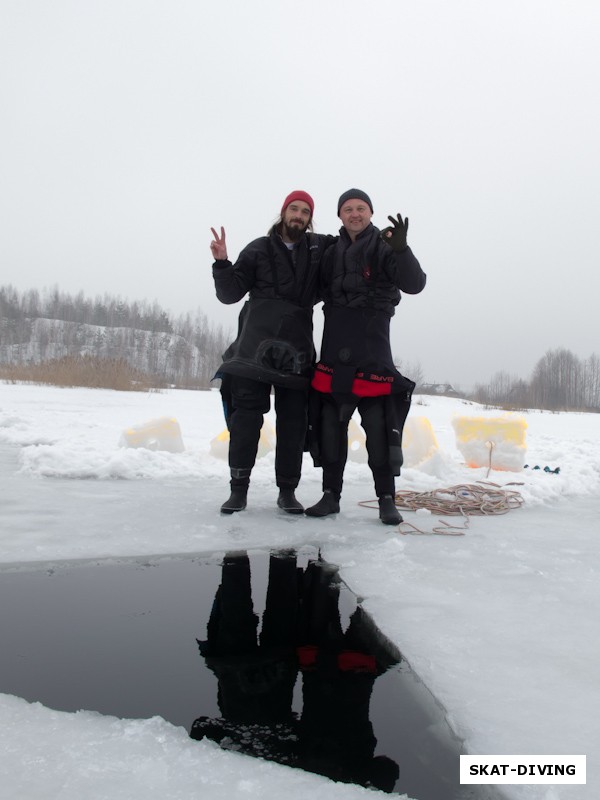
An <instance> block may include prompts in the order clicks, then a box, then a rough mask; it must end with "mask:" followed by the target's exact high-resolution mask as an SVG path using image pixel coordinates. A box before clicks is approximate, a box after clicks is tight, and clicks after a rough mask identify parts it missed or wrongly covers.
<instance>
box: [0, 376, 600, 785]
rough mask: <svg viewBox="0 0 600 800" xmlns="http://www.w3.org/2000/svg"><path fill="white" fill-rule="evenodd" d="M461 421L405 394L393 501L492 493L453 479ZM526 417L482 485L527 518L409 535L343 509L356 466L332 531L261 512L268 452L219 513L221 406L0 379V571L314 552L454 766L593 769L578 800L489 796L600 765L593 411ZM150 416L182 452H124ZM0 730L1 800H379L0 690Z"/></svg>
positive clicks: (270, 493) (315, 484)
mask: <svg viewBox="0 0 600 800" xmlns="http://www.w3.org/2000/svg"><path fill="white" fill-rule="evenodd" d="M470 414H473V415H475V416H485V415H490V416H493V415H494V414H495V412H494V411H491V410H489V411H488V410H485V409H482V408H481V407H480V406H477V405H476V404H470V403H465V402H464V401H461V400H457V399H449V398H443V397H416V398H414V401H413V408H412V410H411V417H420V416H422V417H425V418H427V420H428V421H429V422H430V423H431V427H432V429H433V431H434V433H435V437H436V440H437V443H438V448H437V449H434V450H432V451H431V453H430V455H429V456H428V457H427V458H426V459H424V460H423V461H421V462H420V463H418V464H417V465H415V466H412V467H408V468H405V469H404V470H403V474H402V477H401V478H400V479H399V481H398V484H397V488H398V490H403V489H408V490H411V491H430V490H433V489H438V488H443V487H449V486H453V485H456V484H459V483H474V482H475V481H477V480H485V479H486V477H487V472H488V470H487V469H485V468H481V469H469V468H467V467H466V466H465V464H464V459H463V456H462V455H461V453H460V452H459V450H458V449H457V446H456V441H455V433H454V430H453V426H452V420H453V418H454V417H456V416H457V415H462V416H464V415H470ZM523 416H525V418H526V421H527V425H528V427H527V454H526V461H527V463H528V464H529V465H530V468H528V469H524V470H522V471H518V472H507V471H502V472H500V471H495V470H492V472H491V473H490V475H489V478H488V480H490V481H493V482H494V483H496V484H498V485H500V486H503V485H506V484H508V483H513V482H517V483H518V484H519V485H518V486H516V487H512V488H516V489H518V491H519V492H520V494H521V495H522V497H523V500H524V505H523V507H522V508H520V509H518V510H514V511H510V512H509V513H508V514H506V515H503V516H491V517H471V518H470V524H469V527H468V529H467V530H466V531H465V532H464V535H462V536H436V535H411V534H410V533H407V535H403V534H402V533H401V532H399V531H398V530H396V529H395V528H391V529H389V528H387V526H383V525H381V524H380V523H379V521H378V519H377V512H376V511H375V510H374V509H372V508H367V507H364V506H361V505H359V502H360V501H362V500H369V499H372V498H373V496H374V495H373V489H372V484H371V475H370V472H369V470H368V467H367V465H366V464H365V463H363V462H361V460H360V459H356V460H350V461H349V462H348V465H347V468H346V474H345V486H344V493H343V497H342V504H341V508H342V510H341V513H340V514H339V515H337V517H336V518H327V519H324V520H311V519H308V518H304V517H300V518H291V517H286V516H285V515H282V514H281V513H280V512H278V511H277V509H276V506H275V501H276V496H277V490H276V487H275V485H274V480H273V453H272V451H267V452H266V454H265V455H264V456H263V457H262V458H261V459H260V460H259V461H258V462H257V466H256V468H255V470H254V473H253V476H252V484H251V488H250V493H249V502H248V508H247V510H246V511H244V512H243V513H241V514H236V515H233V516H232V517H231V518H224V517H222V516H221V515H220V514H219V506H220V504H221V502H222V500H223V499H224V498H225V497H226V496H227V492H228V468H227V463H226V461H224V460H223V459H222V458H219V457H216V456H215V455H213V454H211V442H212V441H213V439H214V438H215V436H217V435H218V434H219V433H220V432H221V431H222V430H223V427H224V424H223V416H222V410H221V404H220V397H219V394H218V393H217V392H215V391H211V392H188V391H164V392H160V393H136V392H131V393H123V392H112V391H101V390H87V389H59V388H55V387H40V386H29V385H19V384H0V470H1V472H0V474H2V476H3V478H2V496H1V503H0V570H1V571H6V570H11V571H13V570H18V569H23V568H24V567H26V566H27V567H28V568H39V569H47V568H48V566H49V565H50V564H52V563H55V562H62V561H69V560H72V559H78V560H84V561H85V560H88V559H89V560H93V559H100V558H108V559H119V558H123V557H144V556H149V555H159V554H175V553H177V554H185V553H190V554H191V553H216V554H219V553H224V552H225V551H226V550H230V549H235V550H239V549H260V548H265V549H268V548H270V547H293V548H300V547H302V546H305V545H314V544H316V543H318V544H319V545H320V546H321V549H322V554H323V557H324V558H325V559H326V560H327V561H329V562H332V563H335V564H338V565H339V566H340V571H341V576H342V577H343V578H344V580H345V581H346V582H347V583H348V584H349V585H350V587H351V588H352V590H353V591H354V592H355V593H356V594H357V595H360V596H361V597H362V598H364V607H365V608H366V610H367V611H369V612H370V613H371V614H372V616H373V617H374V619H375V620H376V622H377V624H378V625H379V627H380V628H381V630H382V631H383V632H384V633H385V634H386V635H387V636H388V637H389V638H390V639H391V640H392V641H393V642H394V643H395V644H396V645H397V646H398V648H399V649H400V651H401V652H402V654H403V656H404V657H405V658H406V660H407V661H408V662H409V664H410V665H411V666H412V668H413V669H414V670H415V672H416V673H417V674H418V675H419V676H420V678H421V679H422V680H423V681H424V682H425V684H426V685H427V686H428V687H429V689H430V690H431V691H432V693H433V694H434V695H435V696H436V697H437V699H438V700H439V701H440V702H441V703H442V704H443V705H444V707H445V708H446V710H447V713H448V719H449V721H450V724H451V726H452V727H453V729H454V730H455V732H456V733H457V734H458V735H459V736H460V737H461V738H462V739H463V740H464V741H465V744H466V749H467V750H468V752H470V753H482V754H488V753H504V754H519V753H522V754H531V753H533V754H535V753H538V754H557V755H558V754H574V755H575V754H584V755H587V773H588V774H587V785H562V786H559V785H552V786H543V785H533V784H532V785H520V786H517V785H515V786H511V785H505V786H502V787H501V791H502V793H503V795H504V796H505V797H507V798H511V799H512V798H514V799H515V800H521V799H523V800H580V799H583V798H592V797H595V796H596V794H597V791H595V787H596V786H597V785H598V778H599V768H600V765H599V759H600V714H599V713H598V709H600V681H599V679H598V671H597V664H598V659H599V656H600V644H599V643H598V635H597V627H598V623H597V620H598V619H599V618H600V556H599V548H598V543H597V532H596V531H597V527H598V523H597V520H598V516H599V512H600V500H599V489H600V447H599V446H598V445H599V443H600V415H598V414H596V415H594V414H583V413H564V414H552V413H548V412H545V413H542V412H533V411H532V412H526V413H524V414H523ZM163 417H168V418H172V419H175V420H177V422H178V424H179V426H180V429H181V434H182V440H183V442H184V443H185V450H184V451H183V452H167V451H164V450H158V449H156V450H150V449H145V448H134V447H121V446H119V440H120V437H121V434H122V432H123V431H124V430H127V429H130V428H132V427H133V426H136V425H141V424H143V423H145V422H146V421H148V420H155V419H160V418H163ZM271 422H272V418H271ZM305 459H306V460H305V463H304V468H303V478H302V483H301V485H300V487H299V490H298V497H299V499H300V500H301V501H302V502H304V503H305V504H310V503H312V502H314V501H315V500H316V499H318V497H319V496H320V487H321V474H320V471H319V470H316V469H314V468H313V466H312V463H311V461H310V458H309V456H308V455H306V456H305ZM536 465H537V466H540V467H541V469H539V470H534V469H532V468H531V467H533V466H536ZM544 466H548V467H550V468H551V469H555V468H557V467H559V468H560V471H559V473H558V474H557V473H548V472H544V470H543V467H544ZM404 517H405V519H406V520H407V521H410V522H412V523H413V524H414V525H415V526H416V527H418V528H419V529H420V530H422V531H425V532H427V531H431V530H432V529H433V528H434V527H435V526H436V523H437V522H438V520H437V519H436V518H435V515H431V514H427V513H421V512H419V513H413V512H408V511H407V512H404ZM455 522H456V518H453V524H454V523H455ZM456 524H459V525H460V524H461V523H460V522H458V523H456ZM41 663H42V662H41ZM0 720H1V722H2V724H1V725H0V740H1V750H0V753H1V754H0V798H2V799H3V800H4V798H7V799H8V798H11V800H13V799H16V798H19V800H21V798H27V799H28V798H36V800H37V799H38V798H58V797H60V798H61V800H75V798H77V800H80V798H81V797H86V798H108V797H110V798H111V800H112V799H113V798H117V799H118V798H139V797H142V796H143V797H145V798H163V799H165V798H166V799H168V800H175V798H177V799H179V798H196V797H210V798H211V800H212V798H220V797H224V798H225V797H228V798H230V797H248V796H250V797H252V796H257V797H260V798H261V800H265V799H266V800H268V798H271V797H272V798H275V797H277V798H279V797H281V796H282V794H284V793H285V794H286V795H287V796H289V797H291V798H294V797H305V796H306V795H307V793H310V796H311V797H314V798H317V800H319V799H320V798H336V797H340V798H341V797H344V798H354V797H356V798H358V797H373V793H372V792H371V791H370V793H369V794H365V792H367V791H369V790H366V789H362V788H361V787H356V786H351V785H347V784H335V783H333V782H331V781H328V780H326V779H325V778H320V777H318V776H315V775H311V774H308V773H303V772H300V771H294V770H291V769H288V768H285V767H281V766H279V765H276V764H274V763H269V762H263V761H259V760H254V759H250V758H248V757H245V756H241V755H237V754H235V753H227V752H224V751H221V750H219V748H218V747H216V746H215V745H213V744H212V743H211V742H208V741H202V742H194V741H193V740H191V739H189V737H188V733H187V731H185V730H184V729H183V728H177V727H175V726H173V725H171V724H169V723H167V722H165V721H164V720H162V719H160V718H158V717H156V718H153V719H150V720H121V719H116V718H112V717H107V716H102V715H99V714H97V713H93V712H90V711H86V710H82V711H80V712H78V713H76V714H70V713H65V712H58V711H54V710H51V709H48V708H45V707H43V706H41V705H40V704H30V703H27V702H26V701H24V700H23V699H21V698H17V697H12V696H8V695H0ZM457 769H458V765H457ZM376 794H377V793H376Z"/></svg>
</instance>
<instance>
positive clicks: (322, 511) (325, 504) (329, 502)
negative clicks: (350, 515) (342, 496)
mask: <svg viewBox="0 0 600 800" xmlns="http://www.w3.org/2000/svg"><path fill="white" fill-rule="evenodd" d="M339 510H340V501H339V500H338V498H337V497H336V496H335V494H334V493H333V492H332V491H331V489H325V491H324V493H323V497H322V498H321V499H320V500H319V502H318V503H315V505H314V506H311V507H310V508H307V509H306V510H305V512H304V513H305V514H306V515H307V516H308V517H327V516H328V515H329V514H338V513H339Z"/></svg>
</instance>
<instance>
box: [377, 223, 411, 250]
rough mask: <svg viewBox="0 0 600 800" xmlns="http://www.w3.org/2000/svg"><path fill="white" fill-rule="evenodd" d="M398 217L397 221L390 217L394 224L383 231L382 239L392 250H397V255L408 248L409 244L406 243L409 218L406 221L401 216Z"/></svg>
mask: <svg viewBox="0 0 600 800" xmlns="http://www.w3.org/2000/svg"><path fill="white" fill-rule="evenodd" d="M397 217H398V218H397V219H394V217H388V219H389V221H390V222H391V223H392V224H391V225H389V226H388V227H387V228H384V229H383V230H382V231H381V238H382V239H383V241H384V242H386V244H389V246H390V247H391V248H392V250H395V251H396V252H397V253H401V252H402V251H403V250H406V248H407V247H408V244H407V243H406V234H407V233H408V217H405V218H404V220H403V219H402V217H401V216H400V214H398V215H397Z"/></svg>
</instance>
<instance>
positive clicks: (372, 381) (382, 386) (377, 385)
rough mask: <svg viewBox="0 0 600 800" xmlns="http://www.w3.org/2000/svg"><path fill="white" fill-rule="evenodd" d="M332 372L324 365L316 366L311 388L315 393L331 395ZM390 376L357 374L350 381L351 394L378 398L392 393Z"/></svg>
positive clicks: (368, 373)
mask: <svg viewBox="0 0 600 800" xmlns="http://www.w3.org/2000/svg"><path fill="white" fill-rule="evenodd" d="M332 374H333V370H332V369H331V367H327V366H325V365H324V364H321V363H319V364H317V366H316V368H315V374H314V375H313V379H312V381H311V386H312V388H313V389H315V390H316V391H317V392H323V394H331V379H332ZM393 383H394V378H393V376H392V375H389V376H388V375H376V374H375V373H371V372H357V373H356V376H355V378H354V380H353V381H352V394H354V395H356V396H357V397H379V396H381V395H385V394H391V393H392V384H393Z"/></svg>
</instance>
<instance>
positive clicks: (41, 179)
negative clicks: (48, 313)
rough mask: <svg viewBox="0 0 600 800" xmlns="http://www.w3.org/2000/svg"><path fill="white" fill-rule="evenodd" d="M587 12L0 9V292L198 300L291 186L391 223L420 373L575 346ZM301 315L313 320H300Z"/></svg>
mask: <svg viewBox="0 0 600 800" xmlns="http://www.w3.org/2000/svg"><path fill="white" fill-rule="evenodd" d="M599 78H600V3H599V2H598V1H597V0H564V2H562V1H561V0H502V2H500V0H495V1H494V2H492V1H491V0H489V1H488V0H410V1H409V0H371V2H370V3H366V2H365V0H360V2H359V0H304V2H300V3H283V2H281V0H256V2H248V0H214V1H213V2H202V1H201V0H71V1H68V0H52V2H48V0H0V284H8V283H11V284H13V285H14V286H15V287H16V288H18V289H20V290H27V289H33V288H35V289H40V290H41V289H43V288H44V287H51V286H54V285H58V287H59V288H60V289H61V290H63V291H65V292H69V293H77V292H79V291H80V290H83V292H84V293H85V294H87V295H90V296H92V297H94V296H96V295H103V294H104V293H109V294H111V295H119V296H122V297H124V298H127V299H130V300H149V301H153V300H157V301H158V302H159V303H160V304H161V305H162V306H163V307H164V308H166V309H167V310H168V311H171V312H173V313H175V314H179V313H180V312H186V311H195V310H196V309H197V308H198V307H200V308H201V309H202V310H203V311H204V312H205V313H206V314H208V316H209V317H210V318H211V319H212V320H214V321H215V322H217V323H222V324H224V325H226V326H231V329H232V330H234V329H235V327H236V321H237V314H238V312H239V309H240V306H239V305H235V306H223V305H221V304H219V303H218V301H217V300H216V298H215V297H214V285H213V281H212V275H211V269H210V267H211V262H212V259H211V256H210V252H209V249H208V245H209V241H210V239H211V234H210V227H211V226H220V225H224V226H225V228H226V231H227V234H228V245H229V252H230V256H232V257H234V258H235V257H237V254H238V253H239V251H240V250H241V248H242V247H243V246H244V245H245V244H247V243H248V242H249V241H251V240H252V239H254V238H256V237H257V236H260V235H263V234H264V233H265V232H266V230H267V228H268V227H269V226H270V224H271V223H272V222H273V220H274V219H275V218H276V216H277V215H278V212H279V210H280V207H281V203H282V200H283V198H284V197H285V196H286V195H287V193H288V192H289V191H291V190H292V189H304V190H306V191H308V192H310V194H311V195H312V196H313V197H314V199H315V203H316V208H315V225H316V230H317V231H319V232H324V233H329V232H332V233H334V232H336V231H337V230H338V228H339V225H340V222H339V220H338V218H337V216H336V207H337V198H338V197H339V195H340V194H341V193H342V192H343V191H345V190H346V189H348V188H350V187H359V188H362V189H363V190H364V191H366V192H367V193H368V194H369V195H370V196H371V199H372V201H373V205H374V209H375V214H374V217H373V222H374V223H375V224H376V225H378V226H379V227H384V226H385V224H387V215H388V214H392V213H394V214H395V213H397V212H401V213H402V214H403V215H406V216H408V217H409V218H410V230H409V243H410V244H411V246H412V248H413V251H414V253H415V255H416V256H417V258H419V260H420V262H421V265H422V266H423V269H424V270H425V272H426V273H427V275H428V285H427V287H426V289H425V291H424V292H423V293H422V294H421V295H417V296H415V297H410V296H406V297H404V299H403V301H402V303H401V304H400V307H399V309H398V312H397V314H396V316H395V318H394V320H393V321H392V332H393V333H392V341H393V349H394V353H395V356H396V358H397V359H398V360H401V361H403V362H404V363H407V362H408V363H416V362H418V363H419V364H420V365H421V367H422V369H423V372H424V375H425V378H426V379H427V380H429V381H436V382H442V381H449V382H452V383H454V384H455V385H459V386H462V387H469V386H471V385H473V384H474V383H475V382H486V381H487V380H488V379H489V378H490V377H491V376H492V375H493V374H494V373H495V372H497V371H500V370H503V371H506V372H508V373H510V374H514V375H519V376H520V377H523V378H528V377H529V376H530V373H531V370H532V368H533V367H534V365H535V363H536V361H537V360H538V359H539V358H541V357H542V356H543V354H544V353H545V352H546V350H548V349H554V348H557V347H565V348H567V349H570V350H572V351H573V352H574V353H576V354H577V355H579V356H580V357H582V358H587V357H588V356H589V355H590V354H591V353H593V352H596V353H600V344H599V341H600V337H599V336H598V332H599V324H598V305H599V297H600V279H599V277H598V274H599V269H598V267H599V255H598V243H597V239H598V220H599V218H600V103H599V101H598V97H599V96H600V87H599ZM320 317H321V312H320V310H317V312H316V319H318V318H320Z"/></svg>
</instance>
